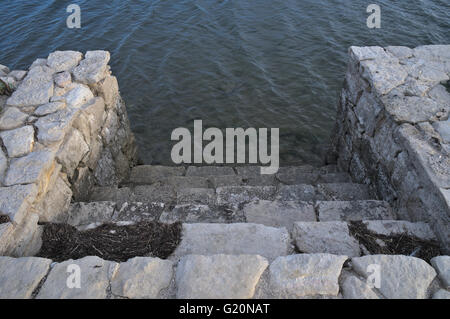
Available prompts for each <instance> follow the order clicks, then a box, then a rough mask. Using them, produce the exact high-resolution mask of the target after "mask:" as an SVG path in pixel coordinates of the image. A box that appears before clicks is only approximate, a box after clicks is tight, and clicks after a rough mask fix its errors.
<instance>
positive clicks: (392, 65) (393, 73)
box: [361, 60, 408, 95]
mask: <svg viewBox="0 0 450 319" xmlns="http://www.w3.org/2000/svg"><path fill="white" fill-rule="evenodd" d="M361 68H362V69H363V73H362V76H363V77H364V78H366V79H367V80H368V81H369V82H370V83H371V85H372V86H373V88H374V89H375V90H377V92H378V93H379V94H381V95H385V94H387V93H389V92H390V91H391V90H392V89H394V88H396V87H398V86H399V85H401V84H403V83H405V80H406V78H407V77H408V72H406V70H405V68H404V67H403V66H402V65H400V64H399V63H398V62H395V61H390V60H381V61H380V60H366V61H362V62H361Z"/></svg>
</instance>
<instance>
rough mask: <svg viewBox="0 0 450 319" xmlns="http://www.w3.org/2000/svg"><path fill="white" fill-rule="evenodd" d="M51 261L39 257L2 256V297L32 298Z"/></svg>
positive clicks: (0, 296)
mask: <svg viewBox="0 0 450 319" xmlns="http://www.w3.org/2000/svg"><path fill="white" fill-rule="evenodd" d="M51 262H52V261H51V260H50V259H44V258H37V257H24V258H11V257H0V299H29V298H31V296H32V293H33V291H34V290H35V289H36V288H37V287H38V285H39V283H40V282H41V280H42V279H43V278H44V277H45V276H46V275H47V272H48V270H49V269H50V264H51Z"/></svg>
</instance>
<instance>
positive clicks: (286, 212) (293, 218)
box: [242, 200, 316, 230]
mask: <svg viewBox="0 0 450 319" xmlns="http://www.w3.org/2000/svg"><path fill="white" fill-rule="evenodd" d="M242 210H243V212H244V215H245V217H246V220H247V222H249V223H255V224H262V225H266V226H272V227H285V228H286V229H288V230H292V227H293V225H294V223H295V222H298V221H311V222H313V221H316V214H315V211H314V206H313V205H311V204H309V203H307V202H293V201H265V200H261V201H256V202H251V203H248V204H246V205H245V206H244V207H243V209H242Z"/></svg>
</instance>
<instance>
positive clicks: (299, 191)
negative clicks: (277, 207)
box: [262, 184, 316, 201]
mask: <svg viewBox="0 0 450 319" xmlns="http://www.w3.org/2000/svg"><path fill="white" fill-rule="evenodd" d="M315 198H316V191H315V189H314V186H312V185H307V184H299V185H282V186H280V188H279V190H278V193H277V196H276V199H277V200H281V201H313V200H314V199H315ZM262 199H265V198H262Z"/></svg>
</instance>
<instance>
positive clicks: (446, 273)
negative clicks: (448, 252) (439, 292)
mask: <svg viewBox="0 0 450 319" xmlns="http://www.w3.org/2000/svg"><path fill="white" fill-rule="evenodd" d="M431 265H433V267H434V269H436V271H437V273H438V275H439V278H440V279H441V281H442V283H443V284H444V286H445V288H447V289H449V288H450V256H438V257H434V258H433V259H431Z"/></svg>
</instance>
